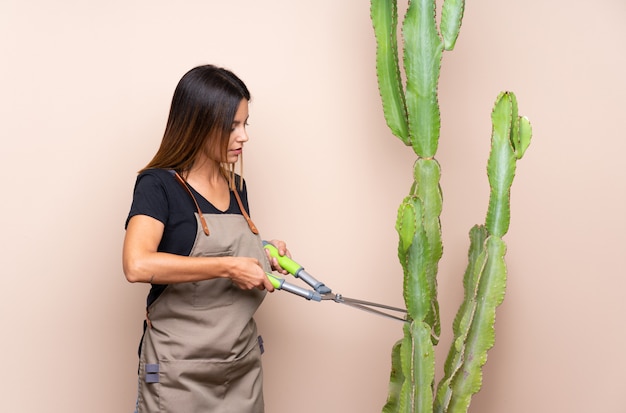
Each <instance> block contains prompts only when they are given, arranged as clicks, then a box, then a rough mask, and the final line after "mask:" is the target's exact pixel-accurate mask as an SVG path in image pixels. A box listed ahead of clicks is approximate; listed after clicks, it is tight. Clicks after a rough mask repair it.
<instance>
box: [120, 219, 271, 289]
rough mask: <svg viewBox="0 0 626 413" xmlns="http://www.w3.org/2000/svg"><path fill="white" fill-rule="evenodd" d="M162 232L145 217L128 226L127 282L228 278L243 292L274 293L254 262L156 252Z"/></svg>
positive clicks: (124, 260) (159, 224) (158, 223)
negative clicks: (255, 290)
mask: <svg viewBox="0 0 626 413" xmlns="http://www.w3.org/2000/svg"><path fill="white" fill-rule="evenodd" d="M163 230H164V225H163V223H162V222H161V221H159V220H157V219H154V218H152V217H149V216H147V215H135V216H133V217H132V218H131V219H130V221H129V222H128V226H127V228H126V236H125V238H124V247H123V253H122V264H123V268H124V275H125V276H126V279H127V280H128V281H129V282H133V283H134V282H145V283H154V284H175V283H182V282H192V281H202V280H209V279H213V278H221V277H228V278H230V279H231V280H232V281H233V282H234V283H235V285H237V286H238V287H239V288H241V289H244V290H250V289H252V288H258V289H260V290H263V289H266V290H268V291H273V290H274V287H273V286H272V284H271V283H270V281H269V279H268V278H267V276H266V275H265V271H263V267H262V266H261V264H260V263H259V261H258V260H256V259H254V258H248V257H187V256H181V255H176V254H169V253H164V252H158V251H157V247H158V245H159V243H160V242H161V237H162V236H163Z"/></svg>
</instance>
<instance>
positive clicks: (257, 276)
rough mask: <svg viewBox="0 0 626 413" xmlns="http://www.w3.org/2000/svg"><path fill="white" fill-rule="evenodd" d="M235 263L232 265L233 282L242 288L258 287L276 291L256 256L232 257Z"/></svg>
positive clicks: (231, 277)
mask: <svg viewBox="0 0 626 413" xmlns="http://www.w3.org/2000/svg"><path fill="white" fill-rule="evenodd" d="M231 258H232V259H233V264H232V266H231V267H230V271H229V276H228V277H229V278H230V279H231V280H232V282H233V283H234V284H235V285H236V286H237V287H239V288H241V289H242V290H251V289H253V288H258V289H259V290H267V291H269V292H272V291H274V286H273V285H272V283H271V282H270V280H269V278H267V274H265V271H263V267H262V266H261V263H260V262H259V260H257V259H256V258H249V257H231Z"/></svg>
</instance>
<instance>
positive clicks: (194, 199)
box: [172, 171, 259, 236]
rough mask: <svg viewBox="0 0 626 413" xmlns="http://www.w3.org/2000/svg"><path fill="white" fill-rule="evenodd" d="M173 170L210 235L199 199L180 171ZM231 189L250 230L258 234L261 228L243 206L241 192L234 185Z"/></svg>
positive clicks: (207, 233) (204, 228) (204, 229)
mask: <svg viewBox="0 0 626 413" xmlns="http://www.w3.org/2000/svg"><path fill="white" fill-rule="evenodd" d="M172 172H174V177H175V178H176V180H177V181H178V183H179V184H181V185H182V186H183V188H185V190H186V191H187V193H188V194H189V196H191V199H192V200H193V203H194V205H195V206H196V210H197V211H198V216H199V217H200V223H201V224H202V230H203V231H204V234H205V235H207V236H208V235H209V226H208V225H207V223H206V220H205V219H204V216H203V215H202V210H201V209H200V205H198V201H196V197H195V196H193V193H192V192H191V189H189V186H188V185H187V182H185V180H184V179H183V178H182V177H181V176H180V175H179V174H178V172H176V171H172ZM230 190H231V191H233V193H234V194H235V199H236V200H237V204H238V205H239V209H240V210H241V214H242V215H243V217H244V219H245V220H246V222H247V223H248V227H250V231H252V233H253V234H255V235H258V234H259V230H258V229H257V227H256V225H254V222H252V219H250V216H249V215H248V213H247V212H246V209H245V208H244V207H243V203H242V202H241V198H240V197H239V193H238V191H237V188H235V187H234V186H231V188H230Z"/></svg>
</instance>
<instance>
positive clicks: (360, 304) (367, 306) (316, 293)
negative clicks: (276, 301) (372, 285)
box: [263, 241, 407, 322]
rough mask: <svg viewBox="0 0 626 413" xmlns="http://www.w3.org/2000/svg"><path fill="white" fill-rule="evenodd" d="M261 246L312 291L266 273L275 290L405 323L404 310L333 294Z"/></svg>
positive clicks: (275, 251)
mask: <svg viewBox="0 0 626 413" xmlns="http://www.w3.org/2000/svg"><path fill="white" fill-rule="evenodd" d="M263 246H264V247H265V249H267V250H268V251H269V253H270V255H271V256H272V257H274V258H276V259H277V260H278V263H279V264H280V266H281V267H283V268H284V269H285V270H287V272H289V274H291V275H293V276H294V277H296V278H300V279H302V281H304V282H305V283H306V284H308V285H309V286H310V287H311V288H312V289H307V288H302V287H299V286H297V285H295V284H291V283H289V282H287V281H285V280H284V279H282V278H280V277H277V276H275V275H273V274H270V273H266V274H267V277H268V278H269V280H270V282H271V283H272V285H273V286H274V288H275V289H277V290H284V291H287V292H290V293H292V294H295V295H297V296H300V297H303V298H305V299H307V300H313V301H318V302H319V301H327V300H331V301H334V302H336V303H340V304H345V305H348V306H350V307H354V308H357V309H359V310H363V311H367V312H369V313H373V314H377V315H380V316H383V317H387V318H391V319H394V320H399V321H402V322H407V319H406V314H407V311H406V309H404V308H398V307H392V306H389V305H385V304H378V303H373V302H370V301H364V300H357V299H354V298H348V297H344V296H343V295H341V294H335V293H333V292H332V290H331V289H330V288H328V287H327V286H326V285H325V284H324V283H323V282H321V281H318V280H316V279H315V278H314V277H313V276H312V275H311V274H309V273H308V272H306V271H305V270H304V267H303V266H302V265H300V264H298V263H297V262H295V261H294V260H292V259H291V258H289V257H287V256H285V255H280V254H279V253H278V249H277V248H276V247H275V246H273V245H272V244H270V243H269V242H266V241H263ZM379 309H384V310H388V311H393V312H398V313H403V314H404V317H401V316H398V315H394V314H389V313H387V312H384V311H381V310H379Z"/></svg>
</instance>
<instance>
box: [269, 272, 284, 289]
mask: <svg viewBox="0 0 626 413" xmlns="http://www.w3.org/2000/svg"><path fill="white" fill-rule="evenodd" d="M265 275H267V278H269V280H270V282H271V283H272V285H273V286H274V288H276V289H277V290H280V289H281V288H282V286H283V283H284V282H285V280H283V279H282V278H278V277H274V276H273V275H272V274H270V273H269V272H266V273H265Z"/></svg>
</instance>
